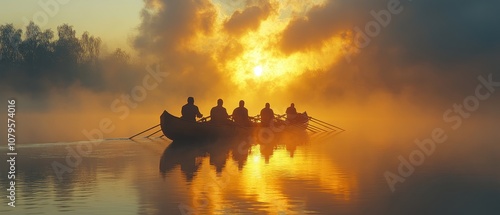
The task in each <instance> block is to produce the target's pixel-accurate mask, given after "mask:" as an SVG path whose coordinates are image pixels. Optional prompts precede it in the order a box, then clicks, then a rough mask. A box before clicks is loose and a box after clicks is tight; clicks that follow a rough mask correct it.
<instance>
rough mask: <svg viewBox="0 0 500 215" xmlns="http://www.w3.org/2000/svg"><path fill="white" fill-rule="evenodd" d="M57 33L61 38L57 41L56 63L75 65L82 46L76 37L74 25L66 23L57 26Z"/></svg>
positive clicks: (55, 50)
mask: <svg viewBox="0 0 500 215" xmlns="http://www.w3.org/2000/svg"><path fill="white" fill-rule="evenodd" d="M57 34H58V36H59V39H58V40H57V41H56V43H55V47H54V48H55V49H54V53H55V57H56V63H57V64H60V65H63V66H64V65H65V66H75V65H77V63H78V59H79V56H80V53H81V51H82V48H81V46H80V43H79V41H78V38H76V36H75V34H76V32H75V30H73V26H70V25H68V24H64V25H61V26H58V27H57Z"/></svg>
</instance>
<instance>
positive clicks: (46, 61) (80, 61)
mask: <svg viewBox="0 0 500 215" xmlns="http://www.w3.org/2000/svg"><path fill="white" fill-rule="evenodd" d="M56 34H57V37H56ZM101 46H102V40H101V38H99V37H95V36H93V35H90V34H89V33H88V32H84V33H83V34H82V35H81V36H80V37H77V35H76V31H75V30H74V29H73V26H70V25H68V24H63V25H60V26H58V27H57V32H54V31H53V30H51V29H46V30H42V29H41V28H40V27H39V26H37V25H36V24H35V23H34V22H30V23H29V24H28V25H27V26H26V28H25V30H24V31H23V29H17V28H16V27H14V25H13V24H5V25H1V26H0V75H1V76H3V78H2V80H0V83H2V85H4V86H6V85H7V86H10V87H11V88H15V89H18V88H19V86H16V84H25V86H24V87H27V88H28V89H27V90H35V91H36V90H37V89H43V88H46V87H44V85H53V86H56V87H57V86H62V87H64V86H69V85H71V84H73V83H74V82H75V81H80V83H82V84H83V85H88V86H90V87H92V86H95V85H96V83H97V82H98V81H96V80H99V78H100V77H102V76H101V75H102V74H100V73H102V72H103V71H105V70H109V69H110V67H113V68H115V69H118V68H117V67H120V68H121V69H124V68H125V67H127V65H128V64H129V59H130V56H129V55H128V54H127V53H126V52H124V51H123V50H121V49H116V50H115V51H114V52H113V53H112V54H110V55H108V56H104V57H103V56H101V48H102V47H101ZM111 65H112V66H111ZM26 85H28V86H26Z"/></svg>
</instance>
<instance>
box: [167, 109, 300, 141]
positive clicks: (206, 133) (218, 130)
mask: <svg viewBox="0 0 500 215" xmlns="http://www.w3.org/2000/svg"><path fill="white" fill-rule="evenodd" d="M305 116H306V117H307V115H305ZM303 121H304V122H300V123H293V124H290V123H288V122H285V121H279V122H278V123H276V127H275V128H273V129H272V130H273V132H274V131H275V130H280V131H279V132H283V131H285V132H286V131H289V130H296V129H302V130H305V128H306V126H304V125H305V123H307V120H303ZM160 125H161V130H162V131H163V134H164V135H165V136H166V137H168V138H169V139H171V140H174V141H175V140H177V141H179V140H215V139H219V138H231V137H241V136H245V135H251V134H252V133H254V132H256V131H258V128H260V127H259V126H255V123H254V124H252V125H254V126H249V127H244V126H239V125H236V124H235V123H232V122H228V123H226V124H214V123H212V122H210V121H209V122H191V121H187V120H183V119H181V118H179V117H176V116H173V115H172V114H170V113H168V112H167V111H164V112H163V114H162V115H161V116H160ZM280 128H286V129H280ZM282 130H283V131H282Z"/></svg>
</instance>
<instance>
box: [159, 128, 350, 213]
mask: <svg viewBox="0 0 500 215" xmlns="http://www.w3.org/2000/svg"><path fill="white" fill-rule="evenodd" d="M257 142H258V141H255V142H250V141H249V140H224V141H217V142H211V143H199V142H173V143H172V144H170V145H169V146H168V147H167V148H166V149H165V151H164V153H163V155H162V158H161V160H160V171H161V172H162V173H163V175H164V176H165V177H168V173H170V172H173V171H175V170H176V168H177V167H179V169H180V171H181V172H182V173H183V175H184V177H185V179H186V181H187V182H188V183H189V186H190V187H189V195H190V196H191V197H190V201H188V202H183V203H182V204H181V205H180V206H181V209H182V210H183V211H186V212H193V213H196V214H221V213H227V214H235V213H240V212H242V211H253V212H262V213H268V214H279V213H283V214H292V213H298V214H304V213H308V212H313V211H307V208H306V207H305V206H306V201H307V196H303V195H300V193H301V189H306V190H307V189H311V190H315V191H320V192H322V193H325V194H329V195H331V196H332V197H333V198H334V199H335V200H336V201H337V204H343V203H345V202H348V201H350V200H351V197H352V195H353V193H355V192H356V183H357V182H356V178H355V176H354V175H348V174H347V173H346V172H345V170H340V169H339V167H337V166H336V165H335V163H334V162H333V161H332V160H331V159H329V158H328V157H327V156H321V155H318V154H314V153H313V152H310V151H308V150H299V152H297V148H298V147H299V146H301V145H304V144H307V139H301V138H300V137H297V136H295V135H294V136H293V138H292V137H286V136H282V137H280V140H278V141H273V142H270V143H266V144H263V143H260V144H258V143H257Z"/></svg>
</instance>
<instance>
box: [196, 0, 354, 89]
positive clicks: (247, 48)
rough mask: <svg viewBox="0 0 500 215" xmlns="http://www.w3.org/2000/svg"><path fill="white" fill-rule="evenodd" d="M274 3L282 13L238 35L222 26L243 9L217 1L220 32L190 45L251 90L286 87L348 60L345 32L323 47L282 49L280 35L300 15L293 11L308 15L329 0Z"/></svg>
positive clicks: (273, 14)
mask: <svg viewBox="0 0 500 215" xmlns="http://www.w3.org/2000/svg"><path fill="white" fill-rule="evenodd" d="M215 2H219V0H216V1H215ZM273 2H275V3H276V4H279V5H280V7H279V8H281V9H280V10H279V12H278V13H271V15H269V17H267V18H266V19H265V20H261V22H260V25H259V28H258V29H253V30H249V31H248V32H246V33H245V34H242V35H239V36H237V37H235V36H234V35H230V34H228V33H227V32H226V31H224V30H222V29H223V28H224V23H225V22H226V21H227V20H228V19H229V18H230V17H231V16H232V14H233V13H234V11H236V10H239V8H230V7H225V6H224V5H225V4H218V3H217V4H216V5H217V7H216V9H217V11H218V16H217V21H216V22H215V26H216V28H215V29H217V31H215V32H214V33H213V34H210V35H205V34H200V35H198V36H197V37H195V39H193V40H191V41H190V42H189V45H188V46H186V47H188V49H191V50H192V51H195V52H201V53H207V54H210V55H212V58H213V59H214V60H215V61H216V62H217V66H218V71H219V72H220V73H221V74H224V75H227V76H228V78H229V80H230V81H231V82H233V83H234V84H235V85H236V86H238V87H239V88H240V89H248V87H249V86H252V87H254V88H262V87H265V88H266V90H269V91H272V90H274V89H283V87H286V86H287V85H288V84H289V83H290V82H292V81H294V80H295V79H296V78H298V77H300V76H301V75H302V74H304V73H306V72H323V71H326V70H327V69H328V68H330V67H331V65H332V64H334V63H336V62H337V61H338V60H343V59H344V55H343V52H342V50H343V49H342V44H343V43H345V36H344V37H342V35H334V36H332V37H330V38H328V39H326V40H324V41H323V42H322V45H321V46H318V47H314V48H310V49H302V50H298V51H296V52H293V53H284V52H283V51H282V50H281V48H280V39H279V38H280V37H281V35H282V33H283V31H284V30H285V29H286V28H287V27H288V25H289V24H290V22H291V21H292V20H293V19H295V18H296V17H295V16H291V15H289V14H305V13H306V12H307V11H308V10H310V9H311V8H314V7H315V6H321V5H323V4H324V3H325V2H326V1H325V0H311V1H307V2H300V1H299V2H298V3H290V2H288V1H281V0H279V1H273ZM219 29H221V30H219ZM221 54H222V55H221ZM226 54H228V55H226ZM270 83H271V84H270Z"/></svg>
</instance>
